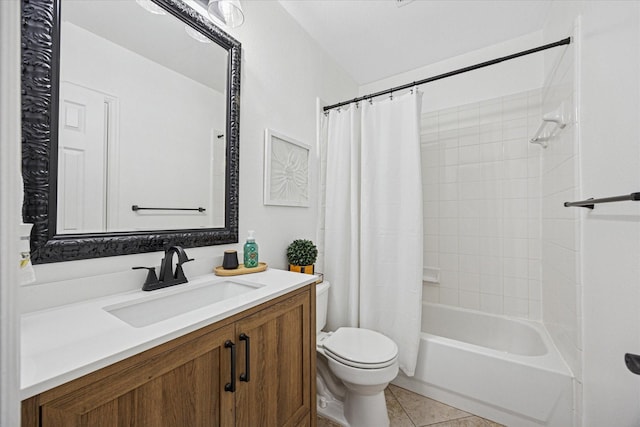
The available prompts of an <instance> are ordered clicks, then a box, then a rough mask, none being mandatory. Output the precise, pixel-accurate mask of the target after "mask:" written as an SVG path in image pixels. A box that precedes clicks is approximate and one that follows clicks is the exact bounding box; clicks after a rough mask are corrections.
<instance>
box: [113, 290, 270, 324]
mask: <svg viewBox="0 0 640 427" xmlns="http://www.w3.org/2000/svg"><path fill="white" fill-rule="evenodd" d="M183 286H184V287H183ZM263 286H264V285H258V284H251V283H246V282H240V281H235V280H222V281H219V282H214V283H205V284H201V285H180V286H179V288H178V289H169V290H167V291H166V293H163V294H162V295H157V296H156V295H150V296H149V297H145V298H140V299H137V300H135V301H127V302H125V303H121V304H115V305H110V306H107V307H103V309H104V310H105V311H107V312H108V313H109V314H112V315H114V316H115V317H117V318H118V319H120V320H122V321H124V322H126V323H128V324H129V325H131V326H133V327H136V328H141V327H144V326H148V325H152V324H154V323H157V322H160V321H162V320H166V319H170V318H171V317H175V316H178V315H180V314H183V313H187V312H189V311H192V310H196V309H198V308H202V307H206V306H208V305H211V304H215V303H218V302H221V301H224V300H227V299H229V298H233V297H236V296H238V295H242V294H246V293H247V292H251V291H254V290H256V289H260V288H261V287H263Z"/></svg>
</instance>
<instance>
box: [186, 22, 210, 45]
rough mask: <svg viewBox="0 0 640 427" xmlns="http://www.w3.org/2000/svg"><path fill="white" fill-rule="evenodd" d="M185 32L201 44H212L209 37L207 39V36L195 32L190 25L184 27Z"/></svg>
mask: <svg viewBox="0 0 640 427" xmlns="http://www.w3.org/2000/svg"><path fill="white" fill-rule="evenodd" d="M184 30H185V31H186V33H187V34H189V36H190V37H191V38H192V39H194V40H197V41H199V42H200V43H211V40H209V38H208V37H206V36H205V35H203V34H201V33H199V32H198V31H196V30H194V29H193V28H191V27H190V26H188V25H185V26H184Z"/></svg>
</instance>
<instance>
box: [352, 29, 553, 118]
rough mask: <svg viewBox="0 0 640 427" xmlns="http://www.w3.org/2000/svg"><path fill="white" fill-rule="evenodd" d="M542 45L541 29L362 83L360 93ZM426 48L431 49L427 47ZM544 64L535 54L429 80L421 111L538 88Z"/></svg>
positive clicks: (422, 87) (541, 57)
mask: <svg viewBox="0 0 640 427" xmlns="http://www.w3.org/2000/svg"><path fill="white" fill-rule="evenodd" d="M541 44H542V33H541V32H536V33H532V34H528V35H525V36H522V37H518V38H515V39H512V40H508V41H505V42H503V43H498V44H495V45H493V46H488V47H486V48H484V49H479V50H476V51H473V52H470V53H468V54H465V55H460V56H456V57H453V58H450V59H447V60H445V61H441V62H438V63H435V64H431V65H427V66H425V67H421V68H417V69H415V70H410V71H407V72H405V73H401V74H398V75H395V76H393V77H389V78H387V79H383V80H379V81H377V82H373V83H370V84H367V85H362V86H360V89H359V94H360V95H361V96H363V95H367V94H370V93H374V92H377V91H380V90H385V89H388V88H390V87H394V86H399V85H403V84H406V83H410V82H414V81H418V80H421V79H425V78H427V77H432V76H436V75H438V74H442V73H447V72H449V71H453V70H457V69H459V68H464V67H468V66H470V65H475V64H478V63H481V62H485V61H489V60H492V59H496V58H499V57H503V56H506V55H511V54H513V53H516V52H520V51H523V50H527V49H531V48H534V47H537V46H540V45H541ZM425 48H428V46H426V47H425ZM407 55H420V52H407ZM543 65H544V61H543V56H542V54H534V55H528V56H523V57H521V58H517V59H514V60H511V61H506V62H502V63H500V64H496V65H492V66H489V67H485V68H481V69H478V70H474V71H470V72H468V73H464V74H459V75H457V76H453V77H449V78H446V79H442V80H436V81H434V82H431V83H427V84H425V85H422V86H420V90H421V91H422V92H424V96H423V97H422V112H423V113H425V112H429V111H437V110H443V109H446V108H452V107H457V106H460V105H466V104H471V103H473V102H478V101H483V100H487V99H493V98H497V97H501V96H505V95H511V94H514V93H519V92H524V91H527V90H531V89H538V88H540V87H541V86H542V83H543V81H544V80H543V79H544V78H543V74H542V71H543Z"/></svg>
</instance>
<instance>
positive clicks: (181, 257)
mask: <svg viewBox="0 0 640 427" xmlns="http://www.w3.org/2000/svg"><path fill="white" fill-rule="evenodd" d="M174 253H175V254H177V255H178V263H177V264H176V269H175V271H174V270H173V254H174ZM189 261H193V258H191V259H189V257H188V256H187V253H186V252H185V251H184V249H182V247H180V246H171V247H170V248H169V249H167V250H166V251H165V253H164V258H162V262H161V263H160V276H159V277H158V276H156V269H155V267H133V269H134V270H140V269H147V270H149V273H147V279H146V280H145V281H144V285H142V290H143V291H154V290H156V289H161V288H166V287H168V286H173V285H180V284H182V283H187V278H186V276H185V275H184V271H183V270H182V264H184V263H185V262H189Z"/></svg>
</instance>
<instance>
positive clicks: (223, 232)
mask: <svg viewBox="0 0 640 427" xmlns="http://www.w3.org/2000/svg"><path fill="white" fill-rule="evenodd" d="M152 1H153V2H154V3H157V4H158V5H160V6H162V7H163V8H164V9H165V10H167V12H169V13H170V14H172V15H174V16H175V17H177V18H178V19H180V20H181V21H183V22H184V23H185V24H188V25H190V26H191V27H193V28H195V29H196V30H198V31H199V32H201V33H202V34H204V35H206V36H207V37H208V38H210V39H211V40H213V41H214V42H215V43H217V44H218V45H219V46H221V47H222V48H224V49H226V50H227V51H228V66H227V70H228V71H227V129H226V134H227V147H226V159H227V165H226V176H225V190H226V194H225V200H226V201H225V204H226V206H225V226H224V228H208V229H202V228H199V229H184V230H157V231H150V232H138V231H136V232H117V233H95V234H65V235H59V234H56V207H57V162H58V159H57V156H58V138H57V137H58V129H57V128H58V74H59V57H60V52H59V47H60V46H59V40H60V27H59V22H58V19H59V16H60V3H59V0H22V176H23V180H24V191H25V197H24V203H23V209H22V216H23V221H24V222H25V223H33V229H32V232H31V260H32V262H33V263H35V264H42V263H50V262H60V261H71V260H79V259H88V258H98V257H108V256H116V255H128V254H135V253H141V252H153V251H160V250H163V249H166V248H167V247H168V246H171V245H180V246H183V247H196V246H211V245H221V244H226V243H237V242H238V181H239V161H240V156H239V130H240V58H241V45H240V43H239V42H238V41H237V40H235V39H233V38H232V37H231V36H229V35H228V34H226V33H225V32H224V31H222V30H221V29H219V28H218V27H216V26H215V25H213V24H212V23H210V22H209V21H208V20H206V19H205V18H204V17H202V16H201V15H200V14H199V13H197V12H196V11H195V10H193V9H192V8H190V7H189V6H187V5H185V4H184V3H182V2H181V1H180V0H152Z"/></svg>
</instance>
